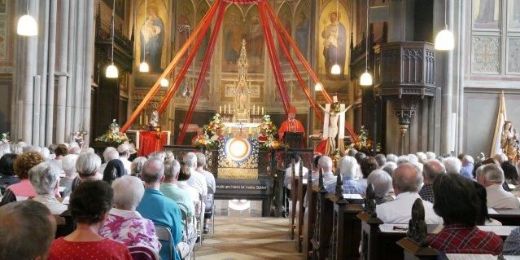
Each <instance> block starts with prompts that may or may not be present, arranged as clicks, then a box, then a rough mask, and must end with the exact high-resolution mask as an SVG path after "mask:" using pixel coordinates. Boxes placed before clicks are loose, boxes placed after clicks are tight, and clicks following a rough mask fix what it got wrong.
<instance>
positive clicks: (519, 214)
mask: <svg viewBox="0 0 520 260" xmlns="http://www.w3.org/2000/svg"><path fill="white" fill-rule="evenodd" d="M494 210H495V211H496V212H492V211H490V212H489V217H490V218H493V219H496V220H498V221H500V222H501V223H502V225H504V226H515V225H520V209H494Z"/></svg>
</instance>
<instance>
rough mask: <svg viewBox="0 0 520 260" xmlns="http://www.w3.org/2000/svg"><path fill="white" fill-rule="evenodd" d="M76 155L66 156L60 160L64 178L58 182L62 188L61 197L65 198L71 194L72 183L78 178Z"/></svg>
mask: <svg viewBox="0 0 520 260" xmlns="http://www.w3.org/2000/svg"><path fill="white" fill-rule="evenodd" d="M77 161H78V155H77V154H67V155H65V156H64V157H63V159H61V167H62V169H63V173H64V174H65V176H64V177H63V178H61V180H60V186H61V187H63V188H64V190H63V197H67V196H69V195H70V193H71V192H72V183H73V182H74V179H75V178H76V177H77V176H78V173H77V171H76V162H77Z"/></svg>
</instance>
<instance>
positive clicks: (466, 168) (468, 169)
mask: <svg viewBox="0 0 520 260" xmlns="http://www.w3.org/2000/svg"><path fill="white" fill-rule="evenodd" d="M474 167H475V160H474V159H473V157H472V156H471V155H468V154H465V155H463V156H462V168H461V169H460V175H462V176H464V177H466V178H468V179H470V180H473V168H474Z"/></svg>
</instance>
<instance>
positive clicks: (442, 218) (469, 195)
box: [284, 149, 520, 255]
mask: <svg viewBox="0 0 520 260" xmlns="http://www.w3.org/2000/svg"><path fill="white" fill-rule="evenodd" d="M291 161H292V162H294V163H295V165H296V166H297V167H294V171H295V174H294V175H295V176H299V174H300V173H299V171H300V169H299V168H300V167H299V164H300V163H302V162H301V161H302V159H301V158H300V157H299V156H298V155H291ZM335 166H336V167H334V162H333V160H332V159H331V158H330V157H328V156H320V155H317V156H314V158H313V161H312V167H311V168H312V169H310V170H309V171H308V170H307V168H305V167H302V169H303V174H302V176H303V177H304V178H305V179H307V178H308V177H307V174H308V172H310V174H312V176H310V177H311V178H310V179H311V180H312V181H313V183H312V184H313V186H315V187H316V186H317V185H318V179H319V172H320V171H321V173H322V178H323V187H324V188H325V189H326V191H327V192H328V193H336V192H337V185H336V182H337V179H338V178H337V175H338V174H339V175H341V179H342V193H343V194H358V195H359V196H360V197H365V193H366V191H367V186H368V185H371V186H372V188H373V191H374V193H375V202H376V209H375V213H376V215H375V216H377V218H379V219H380V220H381V221H382V222H383V223H385V224H396V225H398V224H405V225H408V224H409V221H410V219H411V218H412V206H413V204H414V202H415V201H416V200H417V199H421V200H422V204H423V206H424V215H425V222H426V224H437V225H440V226H441V227H442V230H440V232H437V233H435V234H433V233H432V234H429V235H428V237H427V242H428V244H429V245H430V246H431V247H432V248H434V249H437V250H439V251H440V252H443V253H465V254H493V255H520V228H516V229H513V231H512V232H511V234H510V235H509V236H508V238H507V239H506V240H505V241H503V240H502V238H501V237H500V236H498V235H496V234H495V233H493V232H486V231H482V230H480V229H479V228H478V226H484V225H502V224H501V223H500V222H499V221H497V220H495V219H492V218H490V214H489V212H490V211H495V210H502V209H519V208H520V200H519V196H518V195H519V194H520V189H518V188H517V187H518V181H519V180H518V168H520V163H518V164H517V165H515V164H514V163H513V162H510V161H509V160H508V158H507V157H506V156H505V155H503V154H499V155H496V156H494V157H493V158H488V159H480V158H479V160H478V161H475V160H474V158H473V157H472V156H470V155H466V154H461V155H459V156H458V157H454V156H437V155H436V154H435V153H433V152H427V153H423V152H418V153H416V154H408V155H401V156H397V155H395V154H386V155H384V154H377V155H375V156H367V155H366V154H364V153H362V152H357V151H356V150H353V149H352V150H349V151H348V152H347V155H346V156H344V157H342V158H340V159H338V160H337V162H336V165H335ZM334 168H335V169H336V175H335V174H334V172H333V169H334ZM292 178H293V169H292V167H289V168H287V169H286V175H285V180H284V184H285V186H286V187H287V188H290V187H289V186H288V185H287V183H290V182H291V181H290V180H291V179H292ZM307 195H308V194H307ZM306 197H307V196H306ZM304 200H307V198H304ZM305 204H307V201H305Z"/></svg>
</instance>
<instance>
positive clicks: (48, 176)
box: [29, 162, 67, 215]
mask: <svg viewBox="0 0 520 260" xmlns="http://www.w3.org/2000/svg"><path fill="white" fill-rule="evenodd" d="M60 173H61V169H60V168H58V166H57V165H56V164H55V163H48V162H42V163H40V164H38V165H36V166H34V167H32V168H31V169H30V170H29V179H30V180H31V184H32V186H33V187H34V190H35V191H36V194H37V195H36V196H35V197H34V198H33V200H35V201H38V202H40V203H42V204H44V205H45V206H47V208H49V210H50V211H51V214H53V215H60V214H61V213H63V212H64V211H65V210H67V206H66V205H63V204H62V203H61V202H60V201H59V200H57V199H56V193H57V192H58V187H59V183H60Z"/></svg>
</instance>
